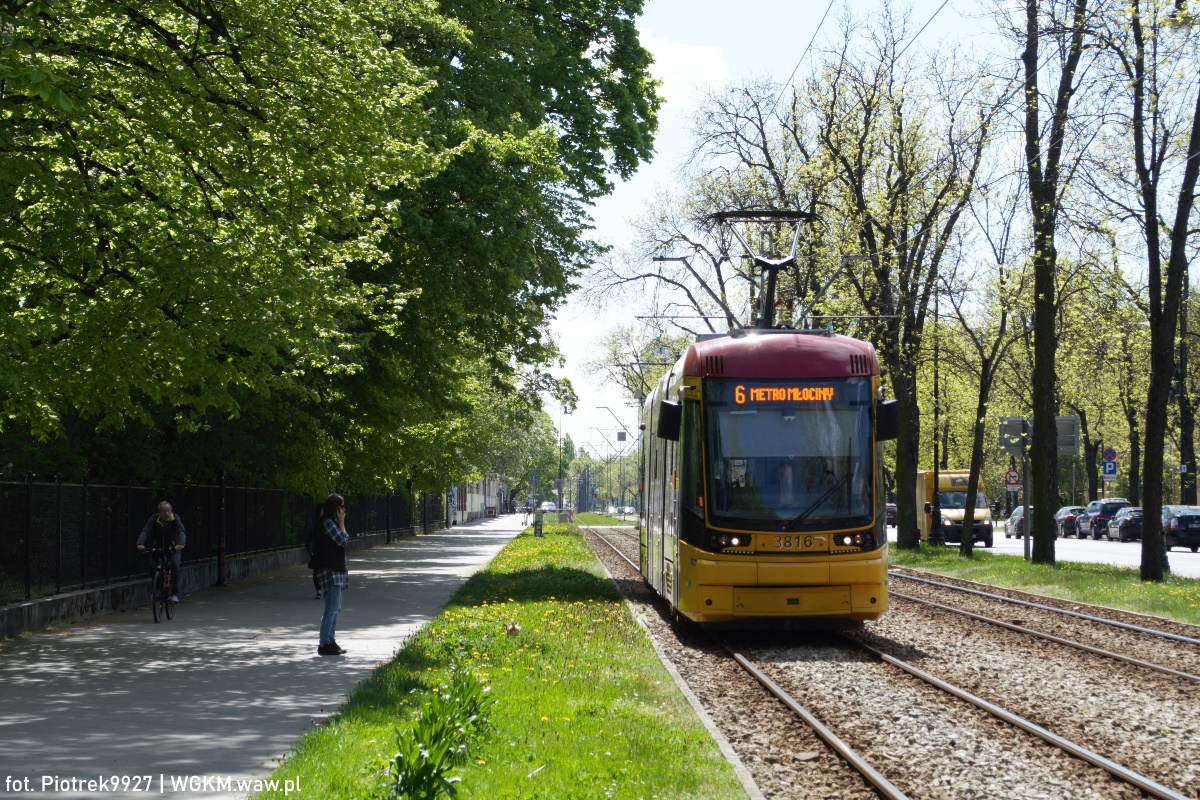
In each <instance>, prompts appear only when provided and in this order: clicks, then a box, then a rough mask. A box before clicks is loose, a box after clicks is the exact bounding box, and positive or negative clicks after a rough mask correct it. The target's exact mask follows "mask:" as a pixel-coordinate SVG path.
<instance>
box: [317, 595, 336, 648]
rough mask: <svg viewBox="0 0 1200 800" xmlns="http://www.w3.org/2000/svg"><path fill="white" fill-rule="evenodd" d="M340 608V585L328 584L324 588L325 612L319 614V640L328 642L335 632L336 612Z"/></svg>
mask: <svg viewBox="0 0 1200 800" xmlns="http://www.w3.org/2000/svg"><path fill="white" fill-rule="evenodd" d="M341 610H342V587H340V586H333V585H330V586H329V587H328V588H327V589H325V613H324V614H322V615H321V640H320V641H319V642H318V644H329V643H330V642H332V641H333V635H334V633H336V632H337V618H338V612H339V611H341Z"/></svg>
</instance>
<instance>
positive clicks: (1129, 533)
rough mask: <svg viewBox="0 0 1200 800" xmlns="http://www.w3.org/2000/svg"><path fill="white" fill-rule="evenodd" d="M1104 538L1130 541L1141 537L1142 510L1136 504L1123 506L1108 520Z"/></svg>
mask: <svg viewBox="0 0 1200 800" xmlns="http://www.w3.org/2000/svg"><path fill="white" fill-rule="evenodd" d="M1104 537H1105V538H1106V539H1110V540H1111V539H1116V540H1117V541H1118V542H1132V541H1133V540H1134V539H1138V540H1140V539H1141V538H1142V510H1141V509H1140V508H1138V507H1137V506H1125V508H1122V509H1121V510H1120V511H1118V512H1117V513H1116V514H1113V518H1112V519H1110V520H1109V521H1108V528H1106V529H1105V531H1104Z"/></svg>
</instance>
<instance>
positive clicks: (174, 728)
mask: <svg viewBox="0 0 1200 800" xmlns="http://www.w3.org/2000/svg"><path fill="white" fill-rule="evenodd" d="M521 528H522V525H521V517H520V516H519V515H507V516H502V517H500V518H498V519H489V520H486V521H481V522H474V523H468V524H462V525H456V526H455V527H454V528H452V529H450V530H445V531H439V532H437V533H433V534H430V535H428V536H419V537H416V538H411V539H403V540H401V541H399V542H396V543H394V544H392V545H387V546H384V547H379V548H376V549H374V550H367V551H358V552H354V553H352V554H351V558H350V590H349V591H347V592H346V593H345V595H344V600H343V606H342V612H341V615H340V616H339V618H338V631H337V638H338V642H339V643H340V644H341V645H342V647H344V648H346V649H347V650H348V651H349V652H348V653H347V654H346V655H345V656H342V657H340V658H339V657H329V656H318V655H317V654H316V648H317V627H318V624H319V623H320V619H321V610H322V608H323V604H322V602H321V601H319V600H316V599H314V596H313V595H314V591H313V584H312V573H311V572H310V571H309V570H308V569H305V568H304V567H294V568H290V569H285V570H280V571H278V572H273V573H269V574H267V575H261V576H258V577H256V578H250V579H247V580H245V581H241V582H239V583H237V584H234V585H231V586H228V587H224V588H212V589H206V590H204V591H201V592H197V593H195V594H191V595H188V596H187V597H185V598H184V599H183V602H182V603H180V604H179V605H178V606H176V608H175V618H174V619H173V620H169V621H164V622H162V623H159V624H157V625H156V624H155V623H154V620H153V618H152V617H151V614H150V608H149V606H146V607H143V608H139V609H134V610H132V611H127V612H125V613H122V614H115V615H112V616H108V617H103V618H100V619H98V620H94V621H91V622H87V623H82V624H80V625H77V626H75V627H72V628H70V629H67V630H61V631H54V632H44V633H38V634H34V635H32V636H27V637H22V638H19V639H16V640H12V641H9V642H7V643H3V644H0V781H3V784H0V797H3V798H9V797H39V798H131V799H133V798H160V797H172V798H189V800H191V799H192V798H202V799H203V800H216V799H217V798H235V797H245V796H246V795H247V794H248V792H247V791H245V790H240V791H239V790H238V788H237V786H236V781H238V780H239V779H241V780H246V779H261V778H266V777H267V776H268V775H269V774H270V772H271V770H272V769H273V768H274V767H275V766H276V765H277V764H278V763H279V760H280V759H281V758H282V757H283V756H285V755H286V754H287V753H288V751H289V750H290V749H291V747H292V745H293V744H294V743H295V742H296V740H297V739H298V738H299V737H300V735H301V734H302V733H304V731H306V730H308V729H309V728H310V727H311V726H312V725H313V724H314V722H316V721H319V720H322V719H324V718H326V717H328V716H329V715H330V714H332V713H334V712H336V711H337V709H338V708H339V707H340V706H341V704H342V702H343V701H344V700H345V698H346V696H347V695H348V694H349V693H350V691H351V690H352V689H354V687H355V686H356V685H357V684H358V683H359V682H360V681H361V680H363V679H364V678H366V677H367V676H369V675H370V674H371V672H372V670H374V669H375V667H376V666H377V665H378V664H379V663H380V662H381V661H385V660H387V659H389V658H390V657H391V656H392V654H393V653H394V652H395V650H396V649H397V648H398V646H399V645H400V644H401V643H402V642H403V641H404V639H405V638H406V637H408V636H409V635H411V634H412V633H414V632H415V631H416V630H417V629H418V628H420V627H421V625H423V624H425V623H426V622H427V621H428V620H430V619H431V618H433V617H434V616H436V615H437V614H438V613H439V612H440V611H441V610H442V608H443V607H444V606H445V604H446V602H447V601H448V600H449V599H450V597H451V595H453V594H454V592H455V591H456V590H457V589H458V588H459V587H460V586H461V585H462V584H463V583H464V582H465V581H466V579H467V578H468V577H469V576H470V575H471V574H472V573H474V572H475V571H476V570H478V569H479V568H481V567H482V566H484V565H486V564H487V563H488V562H489V561H490V560H491V559H492V557H493V556H494V555H495V554H496V553H497V552H499V550H500V549H501V548H502V547H503V546H504V545H505V544H507V543H508V541H509V540H510V539H512V537H513V536H515V535H516V534H517V533H518V532H519V531H520V530H521ZM113 776H116V778H117V785H115V786H114V784H113V782H112V777H113ZM147 777H148V778H149V780H148V782H144V783H142V784H141V786H140V787H139V786H137V782H138V779H139V778H141V779H142V780H145V779H146V778H147ZM71 778H76V779H81V780H84V781H88V780H94V781H100V780H102V779H107V781H108V782H107V783H97V784H95V785H93V786H88V785H86V784H82V785H80V784H76V786H75V787H72V786H70V784H68V783H67V780H69V779H71ZM126 778H128V781H125V779H126ZM173 778H174V781H173V780H172V779H173ZM47 779H59V783H58V784H57V785H56V784H54V783H46V781H47ZM227 779H228V781H229V784H228V786H227V785H226V784H225V781H226V780H227ZM181 782H186V785H184V784H183V783H181ZM26 786H28V790H26V789H25V787H26ZM135 788H140V789H141V790H142V791H135ZM147 789H149V791H146V790H147Z"/></svg>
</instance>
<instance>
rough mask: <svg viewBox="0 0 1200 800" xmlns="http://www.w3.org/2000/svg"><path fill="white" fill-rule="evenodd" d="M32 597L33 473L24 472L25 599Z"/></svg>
mask: <svg viewBox="0 0 1200 800" xmlns="http://www.w3.org/2000/svg"><path fill="white" fill-rule="evenodd" d="M31 597H33V473H32V472H26V473H25V599H26V600H28V599H30V598H31Z"/></svg>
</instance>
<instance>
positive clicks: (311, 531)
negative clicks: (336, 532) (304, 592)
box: [304, 503, 324, 600]
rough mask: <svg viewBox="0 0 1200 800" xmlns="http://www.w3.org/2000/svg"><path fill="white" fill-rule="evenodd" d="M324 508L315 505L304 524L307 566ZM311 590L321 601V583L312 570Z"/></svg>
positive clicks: (319, 504) (311, 557)
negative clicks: (314, 590)
mask: <svg viewBox="0 0 1200 800" xmlns="http://www.w3.org/2000/svg"><path fill="white" fill-rule="evenodd" d="M322 508H324V503H317V505H316V508H314V509H313V515H312V519H310V520H309V521H308V522H306V523H304V549H305V550H307V551H308V562H309V566H311V565H312V560H313V541H314V537H316V535H317V526H318V525H320V524H321V509H322ZM312 579H313V588H314V589H316V590H317V599H318V600H320V599H321V582H320V581H318V580H317V571H316V570H315V569H314V570H313V574H312Z"/></svg>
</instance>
